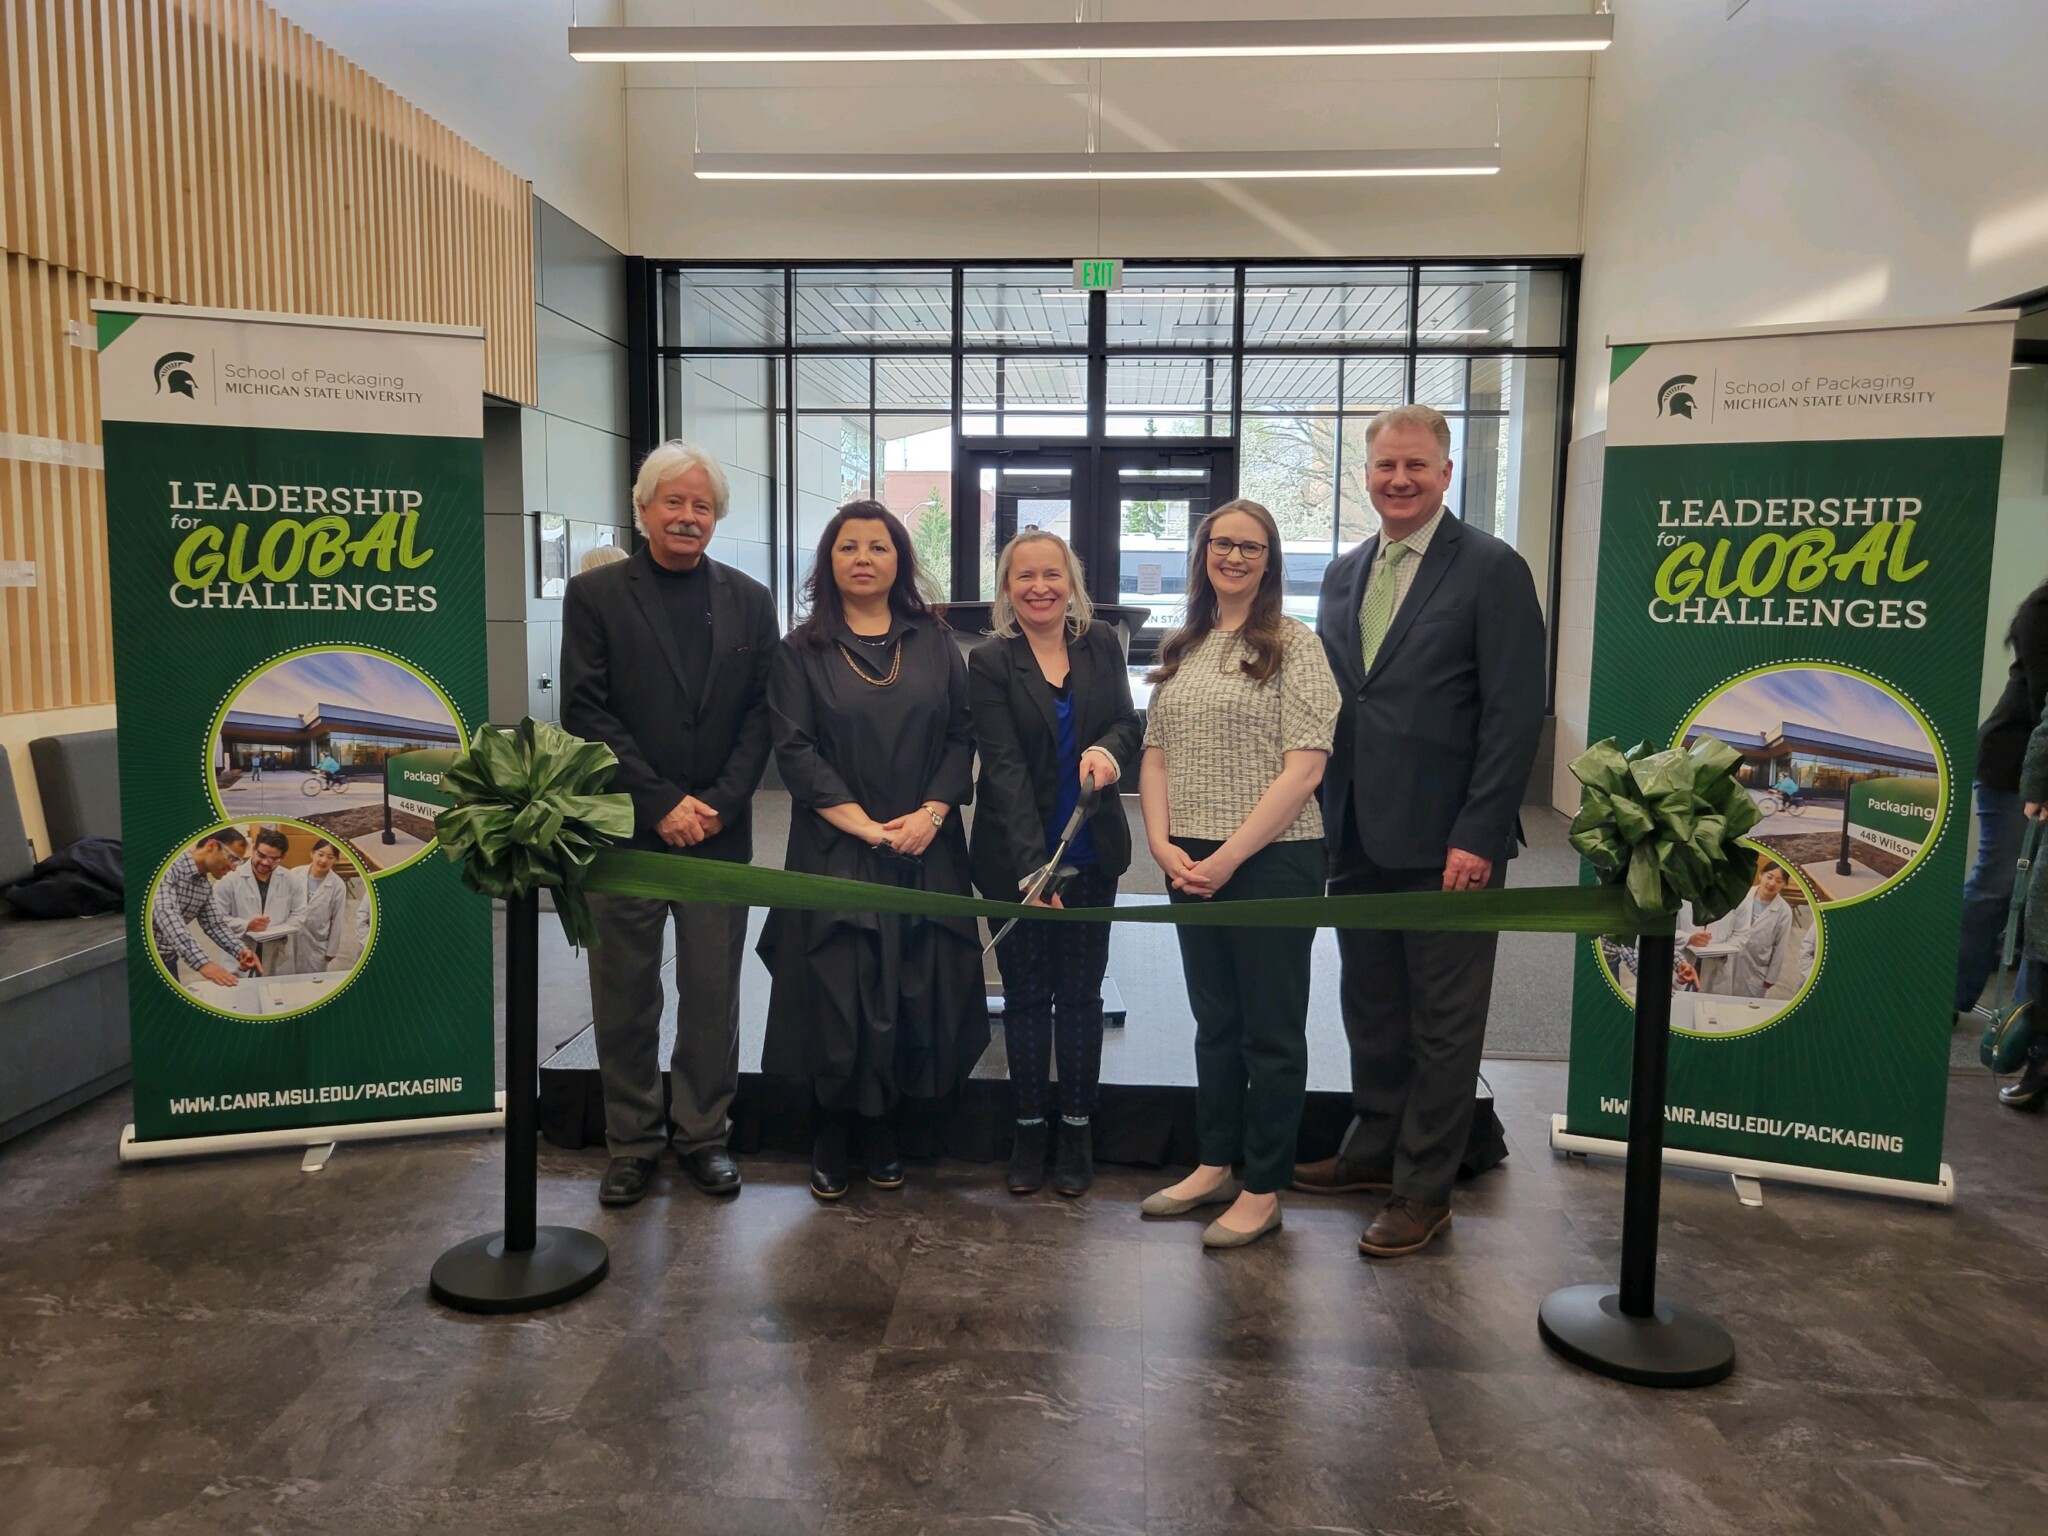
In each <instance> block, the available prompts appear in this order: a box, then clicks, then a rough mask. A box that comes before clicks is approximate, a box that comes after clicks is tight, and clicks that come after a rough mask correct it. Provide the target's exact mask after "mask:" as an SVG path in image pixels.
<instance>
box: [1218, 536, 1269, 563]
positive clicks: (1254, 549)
mask: <svg viewBox="0 0 2048 1536" xmlns="http://www.w3.org/2000/svg"><path fill="white" fill-rule="evenodd" d="M1209 553H1210V554H1212V555H1214V556H1216V557H1217V558H1218V559H1219V560H1228V559H1229V558H1230V557H1231V556H1232V555H1243V556H1244V558H1245V559H1246V560H1248V561H1256V560H1263V559H1265V558H1266V546H1265V545H1263V544H1261V543H1259V542H1258V541H1257V540H1255V539H1211V540H1210V541H1209Z"/></svg>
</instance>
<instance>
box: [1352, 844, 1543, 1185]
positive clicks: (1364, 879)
mask: <svg viewBox="0 0 2048 1536" xmlns="http://www.w3.org/2000/svg"><path fill="white" fill-rule="evenodd" d="M1345 831H1346V833H1347V834H1350V833H1351V829H1350V828H1349V827H1346V828H1345ZM1487 883H1488V884H1489V885H1490V886H1494V887H1499V886H1502V885H1505V884H1506V883H1507V861H1506V860H1505V859H1499V860H1496V861H1495V862H1494V866H1493V878H1492V879H1491V880H1490V881H1488V882H1487ZM1442 888H1443V870H1442V869H1440V868H1439V869H1382V868H1380V867H1379V866H1378V865H1376V864H1374V863H1372V861H1371V860H1369V859H1367V858H1366V857H1365V854H1364V852H1363V850H1361V849H1360V848H1359V846H1358V843H1357V840H1356V838H1355V836H1353V835H1347V836H1346V837H1345V838H1344V840H1343V843H1342V845H1341V846H1340V847H1339V849H1338V852H1337V856H1336V857H1335V858H1334V859H1333V860H1332V861H1331V865H1330V894H1331V895H1333V896H1352V895H1371V894H1375V893H1380V892H1395V891H1435V890H1441V889H1442ZM1499 945H1500V936H1499V935H1498V934H1493V933H1423V932H1403V931H1398V930H1387V929H1378V928H1340V929H1338V930H1337V953H1338V954H1339V956H1340V957H1341V958H1342V960H1343V966H1344V973H1343V981H1342V983H1341V986H1340V988H1339V995H1340V997H1341V999H1342V1005H1343V1010H1344V1034H1345V1037H1346V1039H1347V1040H1348V1041H1349V1042H1350V1045H1351V1108H1352V1111H1353V1114H1352V1120H1351V1127H1350V1129H1349V1130H1348V1131H1346V1132H1345V1135H1344V1142H1343V1145H1342V1146H1341V1147H1339V1148H1338V1154H1339V1155H1340V1156H1341V1157H1343V1158H1344V1160H1345V1161H1346V1162H1351V1163H1357V1164H1359V1165H1361V1166H1363V1167H1366V1168H1372V1169H1382V1170H1389V1171H1391V1173H1392V1175H1393V1185H1394V1193H1395V1194H1397V1195H1406V1196H1407V1197H1408V1198H1409V1199H1410V1200H1414V1201H1417V1202H1419V1203H1421V1204H1424V1205H1447V1204H1449V1203H1450V1198H1451V1185H1452V1183H1453V1181H1455V1180H1456V1178H1457V1176H1458V1164H1459V1162H1460V1161H1461V1160H1462V1159H1463V1158H1464V1155H1465V1143H1466V1140H1467V1138H1468V1137H1469V1136H1470V1135H1471V1133H1472V1109H1473V1096H1474V1093H1475V1091H1476V1090H1477V1088H1478V1086H1479V1061H1480V1055H1481V1053H1482V1051H1483V1050H1484V1049H1485V1046H1486V1013H1487V1006H1488V1004H1489V1003H1490V1002H1491V1001H1492V997H1493V961H1494V953H1495V951H1496V950H1497V949H1498V948H1499Z"/></svg>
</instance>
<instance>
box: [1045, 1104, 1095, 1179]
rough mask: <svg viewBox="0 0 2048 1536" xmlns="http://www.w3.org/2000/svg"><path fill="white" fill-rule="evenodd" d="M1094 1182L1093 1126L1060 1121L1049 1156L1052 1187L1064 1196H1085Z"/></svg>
mask: <svg viewBox="0 0 2048 1536" xmlns="http://www.w3.org/2000/svg"><path fill="white" fill-rule="evenodd" d="M1094 1182H1095V1127H1094V1126H1092V1125H1069V1124H1067V1122H1066V1121H1064V1120H1062V1121H1061V1122H1060V1134H1059V1139H1058V1141H1057V1142H1055V1143H1054V1147H1053V1155H1052V1187H1053V1188H1054V1189H1056V1190H1058V1191H1059V1192H1060V1193H1061V1194H1063V1195H1085V1194H1087V1193H1088V1186H1089V1185H1091V1184H1093V1183H1094Z"/></svg>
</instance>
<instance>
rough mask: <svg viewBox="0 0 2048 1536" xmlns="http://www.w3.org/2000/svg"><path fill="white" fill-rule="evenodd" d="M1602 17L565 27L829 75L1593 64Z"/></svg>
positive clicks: (585, 48)
mask: <svg viewBox="0 0 2048 1536" xmlns="http://www.w3.org/2000/svg"><path fill="white" fill-rule="evenodd" d="M1613 41H1614V18H1613V17H1612V16H1606V15H1598V16H1392V17H1379V18H1372V19H1345V20H1332V21H1156V22H1155V21H1117V22H1083V23H1072V22H969V23H964V24H958V25H953V24H944V23H941V24H934V25H926V24H920V25H913V26H855V27H844V26H841V27H787V26H785V27H571V28H570V29H569V56H570V57H571V58H574V59H579V60H581V61H582V62H584V63H586V64H838V63H884V62H889V61H909V62H919V61H923V60H934V61H937V60H964V59H1255V58H1300V57H1314V56H1318V55H1322V56H1330V55H1352V54H1412V53H1592V52H1597V51H1598V50H1600V49H1602V48H1605V47H1607V46H1608V45H1609V44H1610V43H1612V42H1613Z"/></svg>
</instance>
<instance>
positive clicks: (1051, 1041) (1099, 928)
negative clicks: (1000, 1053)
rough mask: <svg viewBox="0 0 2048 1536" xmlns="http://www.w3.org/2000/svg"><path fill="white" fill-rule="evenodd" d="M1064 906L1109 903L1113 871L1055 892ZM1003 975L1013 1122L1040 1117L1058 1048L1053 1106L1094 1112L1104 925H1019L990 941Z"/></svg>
mask: <svg viewBox="0 0 2048 1536" xmlns="http://www.w3.org/2000/svg"><path fill="white" fill-rule="evenodd" d="M1060 901H1061V902H1062V903H1064V904H1065V905H1066V906H1069V907H1107V906H1112V905H1114V904H1115V902H1116V876H1114V875H1105V874H1104V873H1102V871H1101V870H1100V869H1096V868H1093V867H1090V868H1086V869H1083V870H1081V871H1080V872H1079V873H1078V874H1076V875H1075V876H1074V877H1073V878H1072V879H1071V880H1069V881H1068V882H1067V883H1066V885H1065V886H1064V887H1063V888H1062V889H1061V892H1060ZM996 964H997V965H998V966H999V967H1001V969H1002V973H1003V1049H1004V1051H1005V1052H1006V1053H1007V1054H1008V1056H1009V1058H1010V1096H1011V1099H1012V1101H1013V1102H1014V1103H1015V1105H1016V1108H1017V1118H1018V1119H1019V1120H1043V1119H1044V1118H1046V1115H1047V1112H1048V1109H1049V1100H1050V1098H1051V1095H1050V1093H1049V1092H1048V1084H1047V1082H1046V1077H1047V1073H1048V1071H1049V1069H1050V1068H1051V1065H1052V1055H1053V1049H1054V1046H1055V1044H1057V1046H1058V1050H1059V1063H1060V1083H1059V1090H1060V1091H1059V1111H1060V1113H1061V1114H1062V1115H1065V1116H1066V1117H1068V1118H1069V1119H1073V1120H1085V1119H1087V1118H1088V1117H1089V1116H1091V1115H1093V1114H1094V1113H1095V1088H1096V1084H1097V1083H1098V1082H1099V1081H1100V1080H1101V1078H1102V976H1103V973H1104V972H1105V971H1107V970H1108V969H1109V924H1107V923H1041V922H1028V921H1027V922H1021V923H1019V924H1018V925H1017V926H1016V927H1015V928H1013V929H1011V930H1010V936H1009V937H1008V938H1006V939H1004V940H1003V942H1002V943H1000V944H998V945H997V946H996Z"/></svg>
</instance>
